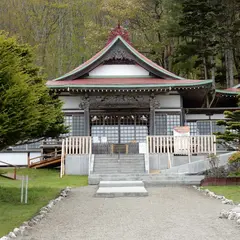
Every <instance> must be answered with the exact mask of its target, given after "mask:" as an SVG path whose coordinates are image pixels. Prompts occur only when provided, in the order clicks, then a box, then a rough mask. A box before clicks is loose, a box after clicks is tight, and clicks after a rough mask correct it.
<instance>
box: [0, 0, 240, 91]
mask: <svg viewBox="0 0 240 240" xmlns="http://www.w3.org/2000/svg"><path fill="white" fill-rule="evenodd" d="M118 21H120V23H121V25H122V26H123V27H125V28H127V29H128V30H129V33H130V36H131V39H132V42H133V45H134V46H135V47H136V48H137V49H138V50H139V51H140V52H142V53H143V54H145V55H146V56H147V57H149V58H150V59H152V60H153V61H155V62H156V63H158V64H159V65H161V66H163V67H164V68H166V69H168V70H170V71H172V72H174V73H176V74H179V75H181V76H183V77H185V78H191V79H215V81H216V85H217V87H219V88H225V87H232V86H234V85H235V84H237V83H238V82H239V81H240V41H239V40H240V28H239V27H240V1H239V0H125V1H123V0H1V1H0V29H1V30H3V31H6V32H9V33H10V35H16V36H17V37H18V38H19V40H20V41H21V42H22V43H28V44H30V45H32V46H33V47H34V48H35V51H36V54H37V59H36V63H37V64H38V65H39V66H41V67H42V72H44V73H45V74H46V77H47V78H48V79H52V78H55V77H57V76H60V75H61V74H63V73H65V72H67V71H69V70H71V69H73V68H74V67H76V66H78V65H79V64H80V63H82V62H83V61H85V60H87V59H88V58H89V57H91V56H92V55H94V54H95V53H96V52H97V51H98V50H100V49H101V48H103V47H104V45H105V44H106V40H107V37H108V34H109V31H110V29H111V28H113V27H115V26H116V25H117V23H118Z"/></svg>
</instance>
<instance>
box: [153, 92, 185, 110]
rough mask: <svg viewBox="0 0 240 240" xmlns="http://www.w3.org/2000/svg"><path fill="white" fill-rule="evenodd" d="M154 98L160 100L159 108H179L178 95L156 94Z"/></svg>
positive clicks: (179, 97)
mask: <svg viewBox="0 0 240 240" xmlns="http://www.w3.org/2000/svg"><path fill="white" fill-rule="evenodd" d="M156 100H157V101H159V102H160V108H165V109H166V108H169V109H172V108H176V109H179V108H181V96H180V95H161V94H159V95H156Z"/></svg>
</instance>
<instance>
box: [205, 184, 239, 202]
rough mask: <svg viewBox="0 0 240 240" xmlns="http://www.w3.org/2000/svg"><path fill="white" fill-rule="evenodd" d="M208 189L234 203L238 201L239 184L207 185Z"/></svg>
mask: <svg viewBox="0 0 240 240" xmlns="http://www.w3.org/2000/svg"><path fill="white" fill-rule="evenodd" d="M203 189H208V190H210V191H212V192H214V193H215V194H217V195H222V196H224V197H226V198H227V199H231V200H233V201H234V202H236V203H240V186H207V187H204V188H203Z"/></svg>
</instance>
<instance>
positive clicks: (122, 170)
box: [93, 154, 145, 174]
mask: <svg viewBox="0 0 240 240" xmlns="http://www.w3.org/2000/svg"><path fill="white" fill-rule="evenodd" d="M144 172H145V163H144V154H120V155H118V154H112V155H107V154H106V155H105V154H97V155H95V157H94V168H93V174H131V173H133V174H137V173H144Z"/></svg>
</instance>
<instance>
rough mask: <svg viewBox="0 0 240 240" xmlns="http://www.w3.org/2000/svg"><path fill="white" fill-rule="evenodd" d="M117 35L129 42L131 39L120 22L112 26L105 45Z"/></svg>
mask: <svg viewBox="0 0 240 240" xmlns="http://www.w3.org/2000/svg"><path fill="white" fill-rule="evenodd" d="M117 36H121V37H122V38H123V39H124V40H125V41H126V42H127V43H129V44H131V45H132V43H131V40H130V37H129V33H128V31H127V30H126V29H125V28H123V27H122V26H121V25H120V23H118V25H117V27H115V28H113V29H112V30H111V32H110V34H109V37H108V41H107V45H108V44H109V43H110V42H112V41H113V40H114V39H115V38H116V37H117Z"/></svg>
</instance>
